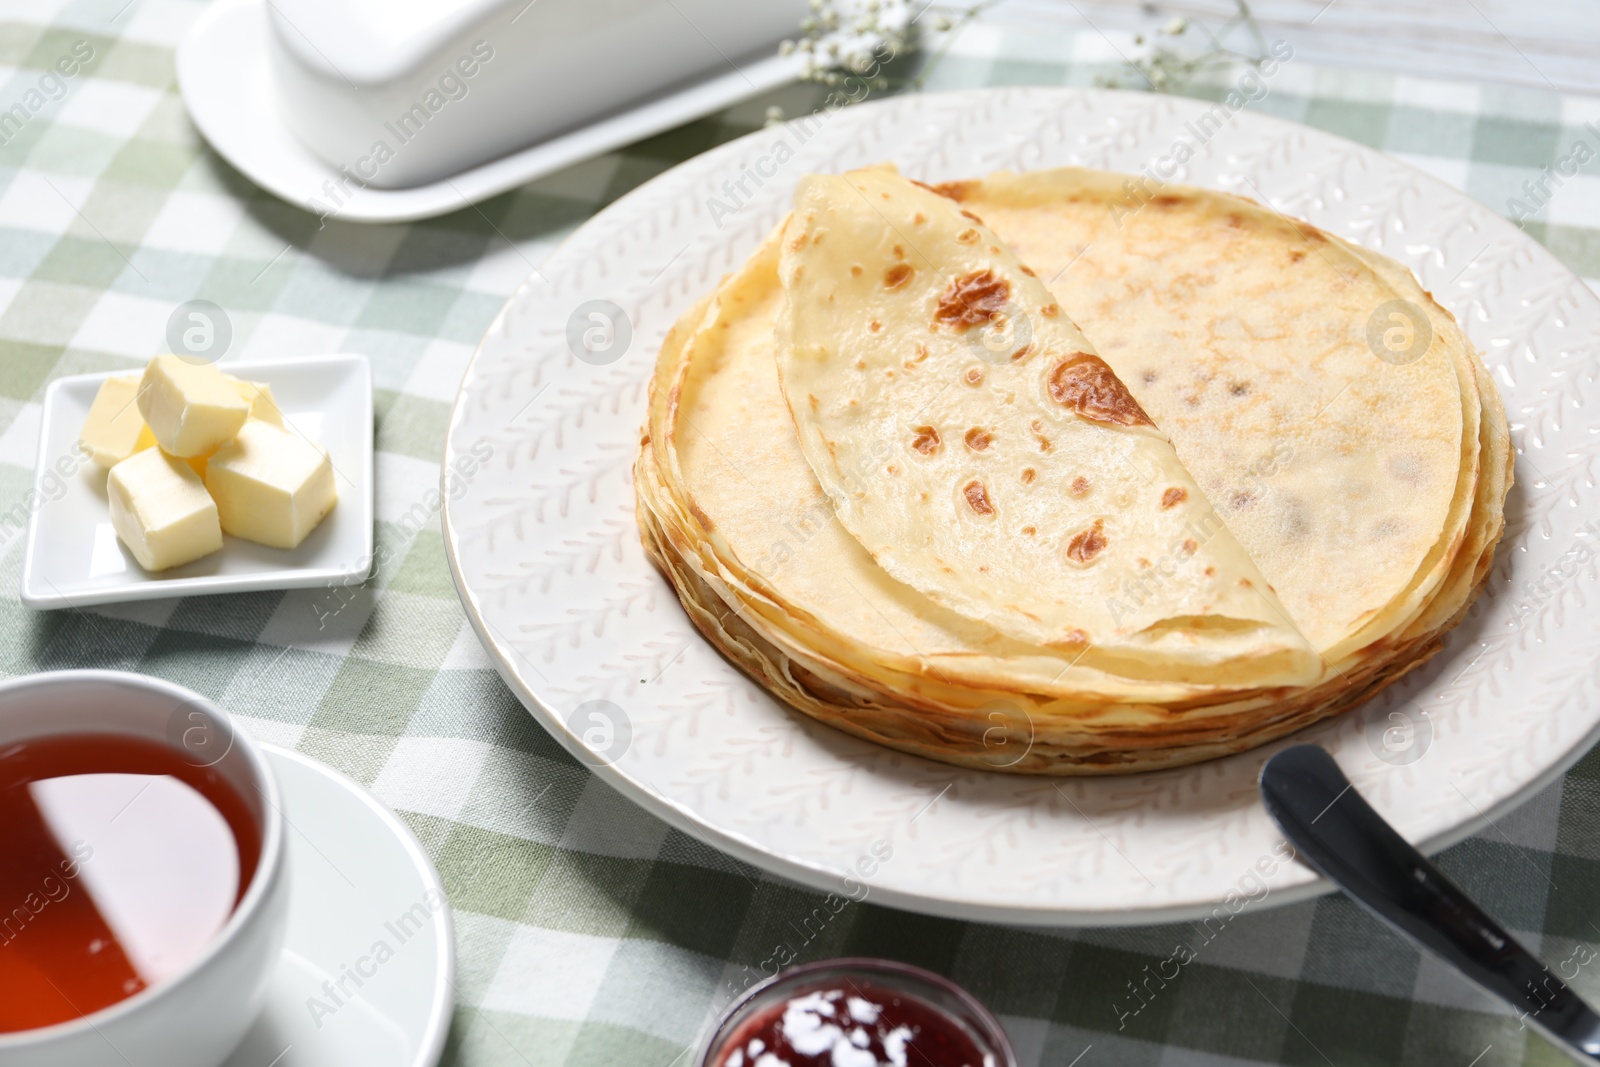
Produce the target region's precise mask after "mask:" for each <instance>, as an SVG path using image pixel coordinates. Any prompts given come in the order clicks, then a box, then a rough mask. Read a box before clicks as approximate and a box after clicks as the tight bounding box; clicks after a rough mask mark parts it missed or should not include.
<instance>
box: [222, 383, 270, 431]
mask: <svg viewBox="0 0 1600 1067" xmlns="http://www.w3.org/2000/svg"><path fill="white" fill-rule="evenodd" d="M223 377H224V378H226V379H228V381H230V382H232V383H233V387H234V388H235V389H237V390H239V395H240V396H242V397H244V401H245V403H247V404H249V405H250V417H251V418H252V419H260V420H261V421H262V422H270V423H272V425H274V426H282V425H283V412H281V411H279V410H278V402H277V401H276V400H275V399H273V396H272V386H270V385H268V384H267V383H266V382H252V381H247V380H245V379H244V378H235V377H234V376H233V375H231V374H224V375H223Z"/></svg>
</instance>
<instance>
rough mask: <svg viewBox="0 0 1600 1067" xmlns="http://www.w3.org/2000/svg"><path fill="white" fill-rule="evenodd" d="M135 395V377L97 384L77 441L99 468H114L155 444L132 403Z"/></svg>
mask: <svg viewBox="0 0 1600 1067" xmlns="http://www.w3.org/2000/svg"><path fill="white" fill-rule="evenodd" d="M138 394H139V376H138V375H137V374H123V375H119V376H117V377H115V378H107V379H106V380H105V381H104V382H101V383H100V391H99V392H98V393H96V394H95V395H94V403H92V404H90V405H89V417H88V418H87V419H85V420H84V422H83V431H82V432H81V433H79V434H78V440H79V441H81V442H82V443H83V447H84V448H85V449H86V450H88V453H89V455H90V456H91V457H92V458H93V459H94V461H95V462H96V463H98V464H99V465H100V466H102V467H106V468H108V469H109V468H111V467H115V466H116V465H117V464H118V463H121V462H122V461H123V460H125V459H127V458H128V457H129V456H131V455H133V454H134V453H135V452H139V451H142V450H144V449H146V448H149V447H150V446H151V445H153V444H155V443H156V439H155V435H154V434H152V433H151V432H150V427H148V426H146V425H145V424H144V416H143V415H141V414H139V405H138V404H137V403H136V402H135V398H136V397H137V396H138Z"/></svg>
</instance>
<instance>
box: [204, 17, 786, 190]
mask: <svg viewBox="0 0 1600 1067" xmlns="http://www.w3.org/2000/svg"><path fill="white" fill-rule="evenodd" d="M805 10H806V4H805V2H804V0H770V2H769V0H762V2H759V3H754V2H750V0H598V2H597V0H536V2H534V3H529V2H528V0H456V3H454V4H453V5H433V6H430V5H427V4H423V3H421V2H419V0H406V2H404V3H395V4H379V3H378V2H377V0H272V2H271V3H270V4H269V3H266V2H265V0H221V2H219V3H216V4H213V5H212V6H211V7H210V8H208V9H207V11H206V12H205V13H204V14H203V15H202V16H201V17H200V18H199V19H198V20H197V22H196V24H195V26H194V28H193V30H192V31H191V32H190V35H189V37H188V39H186V40H185V42H184V43H183V45H182V46H181V47H180V48H179V50H178V62H177V73H178V84H179V88H180V89H181V91H182V93H183V98H184V102H185V104H186V105H187V106H188V108H189V112H190V115H191V117H192V118H193V119H194V122H195V124H196V126H198V127H199V129H200V132H201V133H202V134H203V135H204V136H205V138H206V140H207V141H209V142H210V144H211V146H212V147H213V148H214V149H216V151H217V152H218V153H219V154H221V155H222V156H223V157H225V158H226V159H227V160H228V161H229V162H230V163H232V164H233V165H234V166H235V167H237V168H239V170H241V171H242V172H243V173H244V174H245V175H246V176H247V177H249V178H250V179H252V180H253V181H255V182H256V183H257V184H259V185H260V186H262V187H263V188H264V189H266V190H267V191H269V192H271V193H273V194H274V195H276V196H279V197H281V198H283V199H284V200H287V201H289V202H290V203H293V204H295V205H296V206H298V207H301V208H304V209H306V210H308V211H312V212H315V213H316V214H318V215H319V216H322V217H336V218H339V219H343V220H347V221H359V222H396V221H405V220H409V219H416V218H425V217H428V216H431V215H439V214H443V213H445V212H448V211H454V210H458V209H460V208H462V207H465V206H467V205H469V204H472V203H475V202H477V201H479V200H482V199H485V198H487V197H490V196H493V195H495V194H497V193H500V192H504V191H505V190H507V189H510V188H513V187H515V186H517V185H520V184H523V183H525V182H528V181H531V180H533V179H534V178H537V177H540V176H542V175H545V174H548V173H551V172H553V171H556V170H559V169H561V168H563V167H566V166H570V165H572V164H573V163H576V162H579V161H581V160H583V159H586V158H589V157H590V156H593V155H596V154H599V153H601V152H605V151H608V150H610V149H612V148H616V147H618V146H620V145H623V144H627V143H629V142H631V141H635V140H638V139H640V138H642V137H647V136H649V135H651V134H654V133H658V132H660V131H662V130H665V129H668V128H670V127H672V126H675V125H679V124H681V123H683V122H686V121H689V120H690V119H693V118H696V117H698V116H700V115H703V114H706V113H707V112H710V111H714V110H717V109H719V108H722V107H726V106H729V105H731V104H733V103H736V102H738V101H739V100H741V99H744V98H746V97H748V96H751V95H754V94H756V93H758V92H761V91H763V90H766V89H770V88H774V87H776V86H778V85H782V84H784V83H786V82H788V81H791V80H793V79H794V77H795V76H796V74H797V73H798V70H799V63H800V60H799V57H795V56H791V57H779V56H778V55H776V45H777V42H778V41H779V40H780V39H781V38H782V37H784V36H785V35H786V34H787V35H792V34H794V33H796V32H797V30H798V26H799V21H800V19H801V18H802V17H803V16H804V14H805Z"/></svg>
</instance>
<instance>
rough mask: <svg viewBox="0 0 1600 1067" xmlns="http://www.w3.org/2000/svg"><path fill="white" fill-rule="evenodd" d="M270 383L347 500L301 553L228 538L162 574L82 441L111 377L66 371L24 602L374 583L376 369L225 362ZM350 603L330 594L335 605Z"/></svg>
mask: <svg viewBox="0 0 1600 1067" xmlns="http://www.w3.org/2000/svg"><path fill="white" fill-rule="evenodd" d="M219 366H220V367H221V369H223V370H225V371H227V372H228V373H229V374H235V375H238V376H240V377H242V378H247V379H249V380H251V381H259V382H266V383H267V384H268V385H269V386H271V387H272V393H273V397H274V399H275V400H276V401H277V404H278V407H279V409H280V410H281V411H282V412H283V418H284V423H285V425H286V426H287V427H288V428H290V429H293V430H294V431H296V432H297V433H300V434H302V435H303V436H305V437H306V438H308V439H309V440H311V441H313V442H315V443H317V444H319V445H321V446H322V447H324V448H326V449H327V450H328V458H329V459H330V460H332V462H333V472H334V474H333V477H334V484H335V486H336V487H337V489H338V492H339V502H338V503H337V504H335V505H334V508H333V510H332V511H331V512H329V513H328V516H327V518H325V519H323V520H322V523H321V524H320V525H319V526H318V527H317V528H316V529H315V530H313V531H311V533H310V535H308V536H307V537H306V539H305V540H304V541H302V542H301V543H300V545H299V547H298V548H293V549H279V548H268V547H266V546H265V545H257V544H252V543H250V542H249V541H241V540H240V539H238V538H237V537H224V538H223V545H222V549H221V550H220V551H218V552H213V553H212V554H211V555H209V556H204V557H202V558H200V559H197V560H195V561H194V562H193V563H187V564H184V565H183V566H181V567H174V568H172V569H171V570H166V571H159V572H156V573H150V572H148V571H145V570H143V569H142V568H141V567H140V566H139V564H138V563H137V562H135V560H134V558H133V556H132V554H131V553H129V552H128V550H127V548H126V547H125V546H124V545H123V544H122V542H121V541H119V540H118V539H117V532H116V530H115V529H114V528H113V527H112V525H111V510H110V504H109V502H108V500H107V498H106V472H105V471H104V470H103V469H101V468H100V467H98V466H96V465H95V463H94V462H93V460H91V459H89V458H88V456H87V455H86V454H85V453H84V452H83V451H82V450H81V449H80V448H78V447H77V444H78V434H79V432H80V431H81V430H82V428H83V422H84V419H85V418H87V417H88V414H89V405H90V404H91V403H92V402H93V401H94V397H95V393H97V392H98V391H99V389H100V384H101V382H103V381H104V380H105V379H106V378H108V377H110V375H109V374H80V375H74V376H72V377H69V378H58V379H56V380H55V381H53V382H51V383H50V386H49V388H48V389H46V390H45V395H44V407H43V412H42V414H41V425H40V429H39V455H38V458H37V461H36V463H35V468H34V480H33V491H32V492H31V493H30V494H29V495H28V496H27V497H26V498H25V501H24V503H23V504H22V505H19V507H20V508H21V509H22V510H23V511H25V512H27V513H28V514H27V524H28V542H27V547H26V549H25V550H24V553H23V562H22V590H21V597H22V602H23V603H24V604H26V605H27V606H28V607H30V608H81V607H87V606H88V605H91V604H109V603H114V602H117V601H128V600H155V599H159V598H163V597H178V596H201V595H204V594H209V593H239V592H248V591H253V590H264V589H304V588H312V587H316V586H343V585H353V584H357V583H359V582H361V581H364V580H365V579H366V576H367V573H368V572H369V571H370V570H371V568H372V552H373V540H372V538H373V496H372V492H373V458H372V452H373V441H372V431H373V418H372V367H371V365H370V364H369V363H368V362H367V360H366V357H365V356H307V357H297V358H293V359H280V360H262V361H252V362H249V363H245V362H237V363H236V362H233V361H226V362H223V363H221V364H219ZM343 603H344V600H343V599H341V598H339V597H338V596H336V595H334V594H331V593H330V594H329V604H330V606H329V609H328V610H330V611H331V610H336V609H337V608H339V607H342V606H343Z"/></svg>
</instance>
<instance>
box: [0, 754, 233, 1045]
mask: <svg viewBox="0 0 1600 1067" xmlns="http://www.w3.org/2000/svg"><path fill="white" fill-rule="evenodd" d="M0 856H4V862H3V863H0V989H3V990H4V991H5V995H4V996H0V1032H6V1031H16V1030H31V1029H34V1028H35V1027H40V1026H50V1025H52V1024H54V1023H60V1022H66V1021H68V1020H70V1019H76V1018H77V1017H79V1016H80V1015H87V1014H89V1013H90V1012H93V1011H98V1010H99V1009H101V1008H104V1007H106V1006H107V1005H110V1004H115V1003H116V1002H117V1001H119V1000H123V999H125V998H127V997H130V996H132V995H133V994H135V993H137V992H139V991H140V990H141V989H144V988H146V987H148V986H152V985H158V984H159V983H161V982H162V981H164V980H166V979H168V978H171V977H172V976H174V975H175V974H177V973H178V972H179V971H181V970H182V969H183V968H184V967H185V966H187V965H188V964H189V963H190V962H191V961H192V960H194V958H195V957H196V956H198V955H199V954H200V953H201V952H202V951H203V950H204V949H205V947H206V945H207V944H208V943H209V942H210V940H211V939H212V938H213V937H215V936H216V934H217V932H218V931H219V930H221V929H222V926H223V925H224V924H225V923H226V922H227V921H228V917H229V916H230V915H231V914H232V913H233V909H234V908H235V907H237V906H238V903H239V900H240V898H242V897H243V896H244V892H245V889H246V888H248V886H249V885H250V879H251V877H252V876H253V875H254V874H255V869H256V864H257V862H258V861H259V860H260V857H261V831H260V828H259V827H258V826H257V824H256V822H255V819H254V818H253V817H252V816H251V814H250V810H249V808H248V807H247V806H246V804H245V801H244V798H243V797H241V796H240V795H239V793H238V791H237V790H236V789H234V787H233V786H232V785H231V784H229V783H228V782H227V781H226V780H225V779H224V778H223V777H222V775H221V774H219V773H218V772H217V771H216V770H215V769H214V768H211V767H196V766H193V765H192V764H190V763H189V762H187V761H185V759H184V757H183V754H182V753H179V752H177V751H176V750H174V749H172V748H170V747H168V746H167V745H164V744H161V743H159V742H156V741H147V740H142V739H139V738H133V737H126V736H122V735H117V734H72V735H59V736H51V737H40V738H33V739H30V740H27V741H21V742H17V743H14V744H11V745H7V746H4V747H3V748H0Z"/></svg>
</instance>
